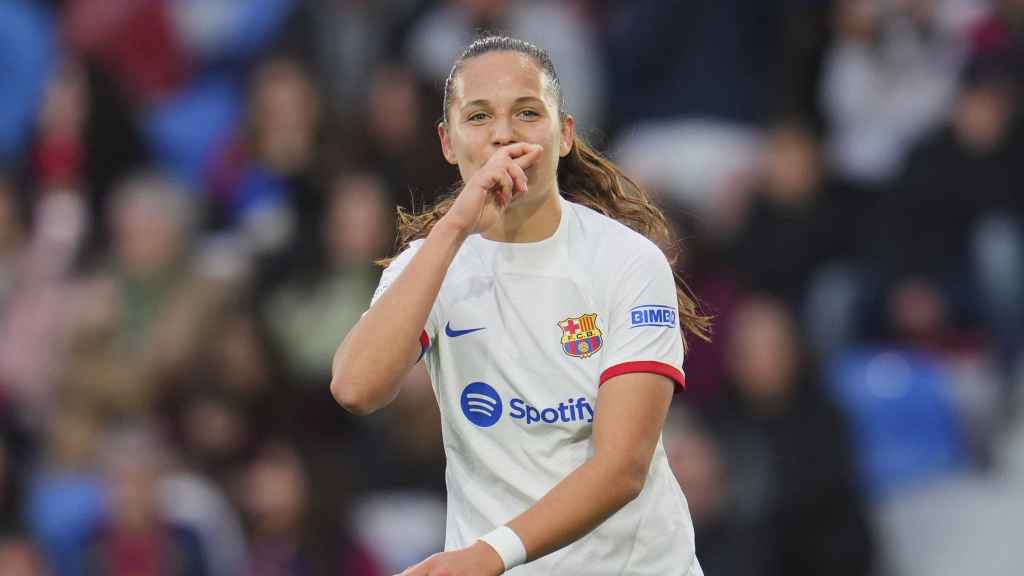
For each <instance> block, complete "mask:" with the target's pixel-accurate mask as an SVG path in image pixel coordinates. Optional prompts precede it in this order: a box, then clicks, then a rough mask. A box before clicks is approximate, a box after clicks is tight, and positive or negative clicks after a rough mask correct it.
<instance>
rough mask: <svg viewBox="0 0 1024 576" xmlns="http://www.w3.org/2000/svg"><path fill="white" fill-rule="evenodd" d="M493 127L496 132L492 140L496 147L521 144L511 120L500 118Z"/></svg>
mask: <svg viewBox="0 0 1024 576" xmlns="http://www.w3.org/2000/svg"><path fill="white" fill-rule="evenodd" d="M492 126H493V127H494V128H493V129H494V132H493V133H492V135H491V140H492V142H493V143H494V145H495V146H507V145H509V144H515V143H516V142H519V136H518V135H517V134H516V130H515V126H513V124H512V120H511V119H510V118H498V119H496V120H495V121H494V123H493V124H492Z"/></svg>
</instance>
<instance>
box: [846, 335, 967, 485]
mask: <svg viewBox="0 0 1024 576" xmlns="http://www.w3.org/2000/svg"><path fill="white" fill-rule="evenodd" d="M826 381H827V384H826V386H827V390H828V394H829V395H830V396H831V397H832V399H833V400H834V401H835V402H836V403H837V404H838V405H839V407H840V409H841V410H842V411H843V412H844V413H845V415H846V418H847V420H848V421H849V423H850V427H851V430H852V436H853V442H854V447H855V451H856V457H857V466H858V473H859V475H860V480H861V482H862V484H863V487H864V488H865V489H866V491H867V493H868V494H869V495H870V496H871V497H874V498H884V497H887V496H890V495H892V494H894V493H897V492H899V491H900V490H902V489H906V488H911V487H913V486H916V485H918V484H920V483H921V482H924V481H927V480H930V479H934V478H937V477H940V476H945V475H947V474H949V473H951V472H954V471H957V470H962V469H963V468H964V467H966V466H967V464H968V463H969V454H968V449H967V445H966V440H965V436H964V433H963V431H962V429H961V424H960V421H959V418H958V414H957V411H956V409H955V406H954V401H953V399H952V395H951V393H950V382H949V376H948V375H947V374H946V373H945V371H944V370H943V369H942V368H941V366H940V365H939V364H938V362H937V361H936V360H935V359H934V358H931V357H929V356H926V355H923V354H917V353H911V352H906V351H901V350H887V349H881V348H875V349H856V350H851V351H847V352H845V353H843V354H841V355H840V356H839V357H838V358H837V359H836V361H834V362H832V363H831V364H830V366H829V367H828V378H827V379H826Z"/></svg>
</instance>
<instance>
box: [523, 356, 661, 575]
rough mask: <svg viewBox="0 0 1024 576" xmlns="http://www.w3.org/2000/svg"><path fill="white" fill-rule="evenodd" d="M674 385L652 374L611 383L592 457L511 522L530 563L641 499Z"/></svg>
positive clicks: (600, 402)
mask: <svg viewBox="0 0 1024 576" xmlns="http://www.w3.org/2000/svg"><path fill="white" fill-rule="evenodd" d="M674 389H675V383H674V382H673V381H672V380H670V379H669V378H667V377H665V376H662V375H659V374H653V373H648V372H632V373H628V374H622V375H621V376H616V377H614V378H611V379H609V380H607V381H606V382H605V383H604V384H603V385H601V388H600V389H599V391H598V395H597V408H596V410H595V412H594V429H593V442H594V455H593V457H591V458H590V460H588V461H587V462H585V463H584V464H583V465H581V466H580V467H579V468H577V469H576V470H575V471H573V472H572V473H571V474H569V475H568V476H567V477H565V479H563V480H562V481H561V482H559V483H558V484H556V485H555V487H554V488H552V489H551V491H550V492H548V493H547V494H546V495H545V496H544V497H543V498H541V499H540V500H539V501H538V502H537V503H536V504H535V505H534V506H533V507H531V508H530V509H528V510H527V511H526V512H524V513H523V514H521V515H520V516H519V517H517V518H515V519H514V520H512V521H511V522H509V524H508V526H509V528H511V529H512V530H513V531H515V533H516V534H517V535H519V538H520V539H521V540H522V541H523V544H524V546H525V547H526V557H527V561H529V560H533V559H536V558H540V557H541V556H544V555H546V554H549V553H551V552H554V551H555V550H558V549H559V548H562V547H563V546H566V545H568V544H571V543H572V542H575V541H576V540H578V539H579V538H581V537H583V536H584V535H586V534H587V533H588V532H590V531H591V530H593V529H594V528H596V527H597V526H598V525H599V524H601V523H602V522H604V521H605V520H606V519H607V518H608V517H609V516H611V515H612V514H614V513H615V512H617V511H618V510H619V509H621V508H622V507H623V506H625V505H626V504H628V503H629V502H631V501H632V500H633V499H635V498H636V497H637V496H639V495H640V491H641V490H643V487H644V482H645V480H646V479H647V473H648V470H649V469H650V466H651V458H652V457H653V455H654V449H655V447H656V446H657V445H658V440H659V439H660V438H661V431H662V427H663V426H664V424H665V418H666V417H667V415H668V410H669V405H670V404H671V402H672V395H673V392H674Z"/></svg>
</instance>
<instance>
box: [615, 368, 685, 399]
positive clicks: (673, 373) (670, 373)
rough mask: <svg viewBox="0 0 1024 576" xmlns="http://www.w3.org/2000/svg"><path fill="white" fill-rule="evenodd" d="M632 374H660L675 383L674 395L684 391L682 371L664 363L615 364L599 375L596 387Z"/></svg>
mask: <svg viewBox="0 0 1024 576" xmlns="http://www.w3.org/2000/svg"><path fill="white" fill-rule="evenodd" d="M633 372H649V373H651V374H661V375H662V376H664V377H666V378H668V379H669V380H672V381H673V382H675V385H676V386H675V388H676V389H675V393H676V394H678V393H680V392H682V391H683V390H685V389H686V376H685V375H684V374H683V371H682V370H680V369H679V368H676V367H675V366H672V365H671V364H665V363H664V362H654V361H645V362H623V363H621V364H616V365H615V366H612V367H611V368H608V369H606V370H605V371H604V372H602V373H601V380H600V382H598V384H597V385H598V387H600V386H601V385H602V384H604V383H605V382H607V381H608V380H611V379H612V378H615V377H616V376H622V375H623V374H631V373H633Z"/></svg>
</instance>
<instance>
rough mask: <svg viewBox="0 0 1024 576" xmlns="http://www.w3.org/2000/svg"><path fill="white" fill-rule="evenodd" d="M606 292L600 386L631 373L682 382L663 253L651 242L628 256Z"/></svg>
mask: <svg viewBox="0 0 1024 576" xmlns="http://www.w3.org/2000/svg"><path fill="white" fill-rule="evenodd" d="M625 264H626V265H625V266H624V267H623V269H622V272H620V273H617V274H616V281H615V283H614V284H613V285H612V286H611V287H610V294H609V296H608V301H609V307H608V318H606V320H605V322H606V325H607V326H608V337H607V341H606V346H607V350H606V352H605V355H604V361H603V364H602V367H601V377H600V384H604V383H605V382H606V381H608V380H610V379H612V378H614V377H616V376H619V375H622V374H628V373H631V372H650V373H655V374H661V375H662V376H666V377H667V378H669V379H671V380H672V381H673V382H675V384H676V392H677V393H678V392H679V391H681V390H682V389H683V388H684V387H685V386H686V379H685V376H684V374H683V370H682V368H683V337H682V332H681V331H680V325H679V313H678V310H677V300H676V284H675V278H674V277H673V275H672V269H671V267H670V266H669V263H668V260H667V259H666V258H665V255H664V254H663V253H662V252H661V250H659V249H658V248H657V247H656V246H654V245H653V244H650V245H646V246H644V249H642V250H636V251H635V252H633V253H632V254H630V255H629V256H628V259H627V261H626V263H625Z"/></svg>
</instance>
